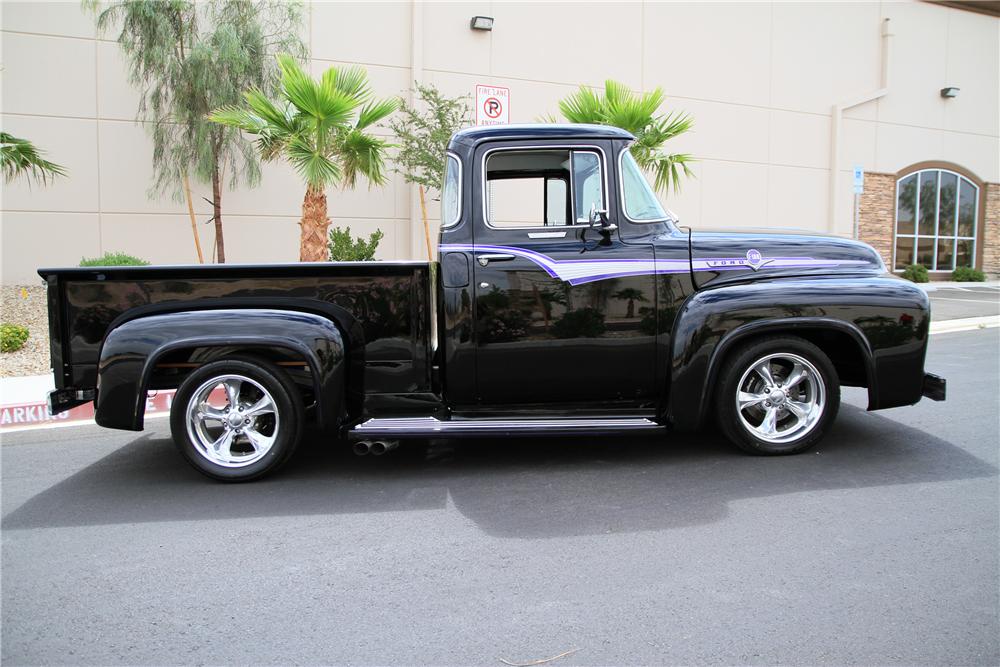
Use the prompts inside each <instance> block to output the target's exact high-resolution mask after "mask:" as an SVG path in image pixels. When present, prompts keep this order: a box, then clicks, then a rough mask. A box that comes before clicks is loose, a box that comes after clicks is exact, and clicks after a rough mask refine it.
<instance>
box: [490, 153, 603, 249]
mask: <svg viewBox="0 0 1000 667" xmlns="http://www.w3.org/2000/svg"><path fill="white" fill-rule="evenodd" d="M604 189H605V188H604V172H603V166H602V163H601V157H600V155H599V154H598V153H596V152H595V151H591V150H569V149H537V150H526V151H520V150H510V151H506V150H504V151H496V152H493V153H491V154H490V155H489V156H488V157H487V159H486V221H487V224H489V225H490V226H491V227H495V228H497V229H526V228H533V227H565V226H567V225H572V224H574V221H575V224H587V223H588V222H589V219H590V209H591V206H594V207H595V208H597V209H598V210H602V209H604Z"/></svg>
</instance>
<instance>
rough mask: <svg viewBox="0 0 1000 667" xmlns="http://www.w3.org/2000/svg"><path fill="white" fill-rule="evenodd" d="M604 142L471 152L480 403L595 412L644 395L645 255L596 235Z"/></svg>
mask: <svg viewBox="0 0 1000 667" xmlns="http://www.w3.org/2000/svg"><path fill="white" fill-rule="evenodd" d="M610 149H611V146H610V142H608V143H601V142H597V143H594V144H593V145H581V146H576V145H574V146H569V145H558V144H557V145H552V144H550V145H545V146H535V147H525V146H519V145H517V144H506V145H496V144H494V145H492V146H490V147H489V148H487V149H481V150H480V153H479V154H477V156H476V159H477V164H476V168H477V169H478V170H479V174H480V185H481V187H482V192H481V196H482V205H481V206H476V207H475V210H474V211H473V216H474V218H475V225H474V248H473V255H474V261H473V275H474V294H475V308H474V322H475V324H474V331H475V345H476V368H477V377H476V391H477V397H478V400H479V402H480V404H481V406H482V407H484V408H490V407H497V408H505V407H512V406H521V407H526V408H527V407H530V406H532V405H539V406H543V405H544V406H546V407H551V406H554V405H559V404H564V405H566V406H567V407H568V406H571V405H585V404H596V405H598V406H600V407H613V406H619V407H627V406H634V405H640V404H643V403H644V402H648V401H649V400H650V399H651V398H652V397H653V396H654V393H655V392H654V378H655V373H654V356H655V333H656V289H655V276H654V273H653V271H652V270H651V268H650V267H651V266H652V265H653V249H652V245H651V244H648V243H643V244H635V245H633V244H629V243H628V242H627V239H624V240H623V239H622V237H621V235H620V233H619V232H618V231H617V230H614V231H604V232H601V231H597V230H595V229H593V228H591V226H590V224H589V220H590V215H591V210H595V211H606V212H607V215H608V218H609V222H610V223H612V224H614V223H615V221H616V220H617V216H618V211H617V210H615V202H614V201H613V200H614V197H610V196H609V193H610V192H613V189H612V188H610V187H609V162H608V157H607V156H608V155H609V153H610Z"/></svg>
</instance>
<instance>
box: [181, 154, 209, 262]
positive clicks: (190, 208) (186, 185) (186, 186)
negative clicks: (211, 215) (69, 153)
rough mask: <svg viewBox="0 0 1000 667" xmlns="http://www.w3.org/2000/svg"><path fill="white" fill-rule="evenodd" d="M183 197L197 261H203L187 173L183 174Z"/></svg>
mask: <svg viewBox="0 0 1000 667" xmlns="http://www.w3.org/2000/svg"><path fill="white" fill-rule="evenodd" d="M184 198H185V199H187V205H188V216H189V217H190V218H191V233H192V234H194V249H195V250H197V251H198V263H199V264H204V263H205V256H204V255H202V254H201V239H200V238H198V222H197V220H195V217H194V202H193V201H191V181H189V180H188V175H187V174H184Z"/></svg>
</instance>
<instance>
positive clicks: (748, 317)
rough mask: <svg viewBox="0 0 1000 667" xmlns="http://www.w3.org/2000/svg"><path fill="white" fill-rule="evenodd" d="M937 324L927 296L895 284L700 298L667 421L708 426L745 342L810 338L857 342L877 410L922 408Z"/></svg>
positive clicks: (776, 284) (677, 367) (693, 301)
mask: <svg viewBox="0 0 1000 667" xmlns="http://www.w3.org/2000/svg"><path fill="white" fill-rule="evenodd" d="M929 323H930V310H929V301H928V298H927V295H926V293H925V292H923V290H921V289H919V288H917V287H915V286H913V285H910V284H909V283H906V282H904V281H901V280H897V279H894V278H891V277H885V278H882V277H879V278H845V279H839V278H814V279H809V278H802V279H788V280H784V279H777V280H760V281H755V282H747V283H742V284H738V285H727V286H724V287H719V288H716V289H709V290H704V291H701V292H697V293H695V294H694V295H692V296H691V297H690V298H689V299H688V300H687V302H685V304H684V306H683V307H682V308H681V311H680V313H679V314H678V316H677V320H676V322H675V325H674V332H673V336H672V340H671V359H670V378H671V383H670V388H669V395H668V402H667V410H666V411H667V417H668V418H669V419H670V420H671V422H672V423H673V424H674V426H675V427H677V428H680V429H694V428H698V427H699V426H700V425H701V424H702V422H703V420H704V418H705V415H706V412H707V410H708V408H709V406H710V405H711V400H712V391H713V389H714V385H715V382H716V379H717V376H718V372H719V369H720V367H721V366H722V363H723V362H724V360H725V357H726V354H727V353H729V352H730V351H732V350H733V349H734V348H736V347H738V344H739V343H740V342H743V341H746V340H747V339H748V338H749V337H751V336H756V335H760V334H772V335H774V334H795V333H796V332H800V333H802V332H806V331H810V330H811V331H817V330H830V331H836V332H838V333H841V334H845V335H847V336H849V337H850V338H851V339H852V340H853V341H854V342H855V344H856V346H857V350H858V352H859V353H860V355H861V357H862V359H863V362H864V367H865V374H866V380H867V386H868V409H869V410H875V409H880V408H888V407H895V406H897V405H909V404H911V403H915V402H917V401H918V400H920V396H921V387H922V378H923V365H924V355H925V353H926V349H927V330H928V327H929Z"/></svg>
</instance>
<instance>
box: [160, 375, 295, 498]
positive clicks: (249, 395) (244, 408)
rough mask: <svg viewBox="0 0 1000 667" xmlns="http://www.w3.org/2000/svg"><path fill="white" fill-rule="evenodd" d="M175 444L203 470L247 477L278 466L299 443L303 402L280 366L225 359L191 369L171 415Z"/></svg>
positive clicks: (235, 478) (217, 475) (220, 476)
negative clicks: (194, 369) (193, 370)
mask: <svg viewBox="0 0 1000 667" xmlns="http://www.w3.org/2000/svg"><path fill="white" fill-rule="evenodd" d="M170 422H171V430H172V431H173V435H174V442H175V443H176V444H177V446H178V447H179V448H180V450H181V452H182V453H183V454H184V456H185V457H186V458H187V459H188V461H189V462H191V464H192V465H194V467H195V468H197V469H198V470H200V471H201V472H203V473H205V474H206V475H209V476H210V477H215V478H216V479H223V480H227V481H246V480H250V479H254V478H257V477H260V476H261V475H263V474H265V473H267V472H270V471H271V470H273V469H275V468H276V467H278V466H279V465H281V464H282V463H284V461H285V460H286V459H287V458H288V457H289V456H290V455H291V452H292V451H293V450H294V449H295V446H296V444H297V443H298V439H299V435H300V432H301V424H302V405H301V400H300V398H299V396H298V392H297V391H296V389H295V385H294V384H293V383H292V381H291V380H290V379H289V378H288V375H287V374H286V373H285V372H284V371H282V370H281V369H280V368H278V367H277V366H274V365H273V364H270V363H269V362H266V361H263V360H258V359H225V360H221V361H216V362H212V363H209V364H206V365H204V366H202V367H200V368H199V369H198V370H196V371H195V372H193V373H192V374H191V375H190V376H188V377H187V379H186V380H185V381H184V383H183V384H182V385H181V386H180V388H179V389H178V390H177V394H176V396H175V397H174V403H173V406H172V408H171V415H170Z"/></svg>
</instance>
